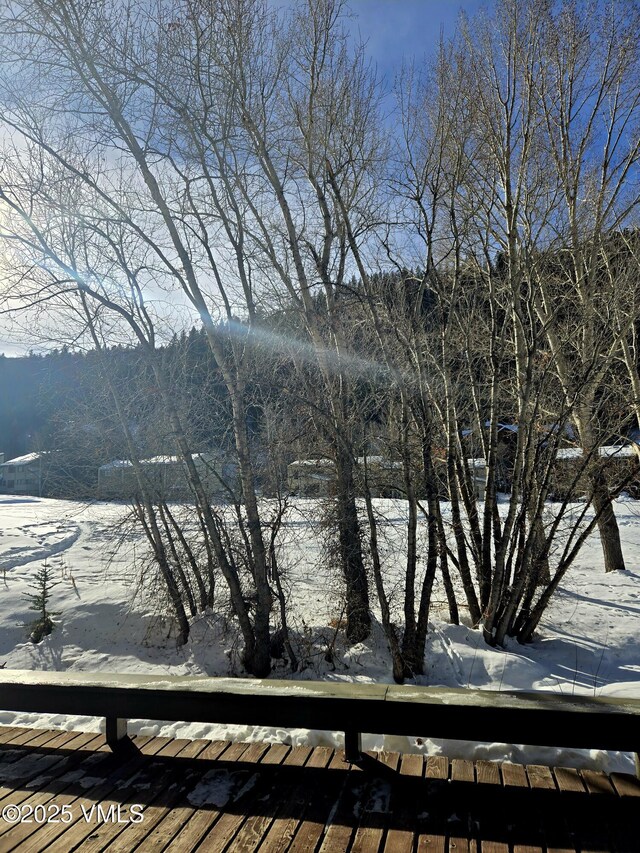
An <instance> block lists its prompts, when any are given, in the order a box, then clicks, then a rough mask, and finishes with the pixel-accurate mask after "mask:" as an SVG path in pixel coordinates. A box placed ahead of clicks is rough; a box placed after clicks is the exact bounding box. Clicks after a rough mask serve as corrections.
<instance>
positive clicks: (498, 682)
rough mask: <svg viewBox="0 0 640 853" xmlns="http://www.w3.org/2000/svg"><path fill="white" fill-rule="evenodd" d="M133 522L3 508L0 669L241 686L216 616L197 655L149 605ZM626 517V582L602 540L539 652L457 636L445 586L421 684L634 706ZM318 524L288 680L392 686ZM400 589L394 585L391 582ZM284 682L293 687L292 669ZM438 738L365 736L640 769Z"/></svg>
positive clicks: (295, 571)
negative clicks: (47, 631)
mask: <svg viewBox="0 0 640 853" xmlns="http://www.w3.org/2000/svg"><path fill="white" fill-rule="evenodd" d="M379 508H380V510H381V511H384V512H385V513H386V518H387V528H388V558H389V560H391V561H393V559H394V555H396V563H397V554H398V553H401V548H399V547H398V546H399V544H401V539H402V530H403V521H404V511H403V503H402V502H401V501H386V502H382V501H380V502H379ZM125 513H126V508H125V507H123V506H121V505H118V504H105V503H101V504H94V505H91V506H86V505H82V504H78V503H73V502H69V501H56V500H49V499H41V498H30V497H24V498H18V497H10V496H6V495H4V496H3V495H0V583H1V584H2V594H1V596H0V665H4V666H6V668H8V669H46V670H72V671H91V672H99V671H108V672H140V673H153V674H158V675H159V674H161V673H171V674H175V675H178V674H192V675H197V674H208V675H229V674H238V673H239V665H238V649H237V637H236V635H235V632H234V631H233V629H232V627H231V626H230V625H229V623H228V621H227V619H226V618H225V616H224V614H223V612H221V611H219V612H216V613H213V614H211V615H210V616H208V617H206V618H202V619H200V620H199V621H198V622H197V623H196V624H195V625H194V628H193V633H192V637H191V640H190V641H189V643H188V644H187V646H186V647H183V648H181V649H177V648H176V646H175V641H174V640H173V639H172V637H171V631H170V622H169V620H167V619H166V617H165V616H164V615H163V614H162V613H161V612H160V611H159V608H158V601H160V600H161V597H159V596H158V595H154V594H151V595H150V594H148V593H147V594H146V595H145V594H144V593H142V592H140V591H139V583H138V582H139V578H140V572H141V570H142V566H143V563H144V560H143V559H142V557H143V555H144V553H145V546H144V543H143V541H142V539H141V538H140V537H139V535H138V534H137V532H135V531H133V530H131V529H130V528H129V527H127V526H126V525H123V524H122V523H121V520H122V516H123V514H125ZM616 513H617V516H618V521H619V524H620V529H621V534H622V540H623V547H624V551H625V556H626V558H627V566H628V571H627V572H625V573H616V574H609V575H606V574H605V573H604V571H603V568H602V556H601V552H600V547H599V542H598V538H597V536H593V537H592V538H591V539H590V540H589V542H588V543H587V544H586V546H585V548H584V549H583V551H582V552H581V554H580V556H579V558H578V561H577V562H576V565H575V566H574V567H573V568H572V569H571V570H570V572H569V574H568V575H567V576H566V578H565V582H564V584H563V585H562V587H561V589H560V591H559V593H558V595H557V597H556V599H555V600H554V602H553V603H552V606H551V608H550V610H549V612H548V614H547V616H546V618H545V619H544V620H543V623H542V625H541V630H540V632H539V635H538V637H537V639H536V641H535V642H534V643H532V644H531V645H529V646H526V647H523V646H520V645H518V643H516V642H515V641H513V642H510V643H509V645H508V646H507V648H506V649H492V648H488V647H487V646H486V645H485V644H484V643H483V641H482V637H481V634H480V632H479V631H476V630H472V629H471V628H468V627H465V626H463V625H461V626H453V625H449V624H447V622H446V607H445V601H444V595H443V593H442V591H441V590H440V589H439V588H438V587H436V589H435V606H434V610H433V614H432V616H433V618H432V630H431V632H430V635H429V639H428V644H427V653H426V662H427V668H426V675H425V676H424V678H422V679H421V682H422V683H427V684H431V685H445V686H462V687H479V688H483V689H487V690H499V689H505V690H506V689H517V690H546V691H552V692H557V693H563V694H565V695H573V694H582V695H592V696H593V695H595V696H626V697H635V698H638V699H640V502H637V501H631V500H625V501H619V502H618V503H617V504H616ZM318 515H319V513H318V507H317V505H316V503H315V502H314V501H304V502H301V505H300V506H299V507H297V508H296V510H295V511H293V512H292V513H291V514H290V516H289V518H288V522H287V525H286V526H285V538H286V549H285V555H286V556H285V559H286V562H287V564H288V568H289V573H290V586H291V599H292V602H293V603H294V608H293V625H294V628H295V629H296V631H297V634H298V636H299V638H300V641H301V647H300V650H301V653H302V657H303V660H304V663H305V667H304V669H303V670H302V671H301V672H299V673H297V674H296V675H295V676H294V677H295V678H298V679H314V678H327V679H333V680H345V681H360V682H369V681H389V680H390V671H391V667H390V664H389V657H388V652H387V649H386V646H385V643H384V640H383V637H382V634H381V631H380V629H379V626H377V625H376V627H375V629H374V632H373V635H372V638H371V639H370V641H368V642H367V643H366V644H361V645H358V646H354V647H352V648H349V647H346V646H345V645H344V640H343V638H342V635H341V633H340V632H337V628H336V626H337V625H339V618H340V605H339V601H338V599H339V586H340V585H339V582H338V579H337V578H335V577H333V576H332V575H331V573H330V572H329V571H328V570H327V569H326V568H323V566H322V560H321V554H322V546H321V543H320V537H319V530H318ZM45 559H46V560H47V562H48V564H49V565H50V566H51V567H52V568H53V571H54V575H55V579H56V581H57V584H56V586H55V587H54V589H53V596H52V607H53V609H54V610H56V611H59V614H60V615H59V617H58V619H57V621H58V622H59V625H58V628H57V629H56V631H55V632H54V633H53V634H52V635H51V636H50V637H48V638H46V639H45V640H43V641H42V642H41V643H39V644H38V645H34V644H33V643H31V642H30V641H29V640H28V633H29V632H28V629H27V628H26V627H25V624H27V623H29V622H30V621H32V619H33V617H34V614H33V613H32V612H31V611H30V610H29V602H28V600H27V598H26V597H25V593H27V592H28V591H29V589H30V587H29V584H30V582H32V580H33V577H34V574H35V572H36V571H37V570H38V568H39V567H40V566H41V565H42V562H43V561H44V560H45ZM400 576H401V573H400V572H399V571H398V575H397V579H398V580H397V582H399V579H400ZM391 581H392V583H393V575H392V576H391ZM221 588H222V584H221ZM221 610H222V608H221ZM305 638H306V639H305ZM323 638H324V640H326V642H331V641H332V640H333V639H334V638H335V639H336V655H335V658H334V661H333V663H327V662H326V661H325V657H324V653H323V652H322V643H320V644H318V640H319V639H321V640H322V639H323ZM305 642H306V643H307V645H306V648H305ZM275 674H276V675H277V676H278V677H289V676H288V675H287V672H286V671H285V670H282V671H277V672H276V673H275ZM0 705H1V699H0ZM0 723H4V724H10V723H12V724H15V725H32V726H37V727H49V726H52V727H62V728H66V729H72V728H73V729H86V730H97V729H98V728H99V727H100V725H101V723H102V721H101V720H99V719H95V718H81V717H56V716H54V715H50V716H46V715H36V714H11V713H8V712H0ZM132 729H133V730H134V731H136V730H137V731H141V732H144V733H148V734H151V733H153V734H161V735H165V736H179V737H210V738H222V737H227V738H232V739H237V740H255V739H264V740H268V741H271V742H277V741H286V742H291V743H294V744H309V745H313V744H325V745H337V744H340V743H341V739H342V734H341V733H340V732H308V731H305V730H293V731H284V730H279V729H266V728H261V727H256V728H251V727H247V726H210V725H209V726H205V725H201V724H197V723H195V724H190V725H184V724H182V725H181V724H179V723H174V722H169V723H163V722H162V721H160V722H148V721H146V722H145V721H139V722H137V723H134V724H132ZM428 734H429V732H428V731H425V732H424V737H421V738H399V737H382V736H375V737H374V736H369V737H367V738H365V742H364V745H365V748H371V749H380V748H386V749H400V750H405V751H419V752H426V753H428V754H437V753H440V752H442V753H446V754H448V755H450V756H452V757H456V756H457V757H475V758H490V759H501V760H505V759H506V760H513V761H527V762H538V763H547V764H561V765H565V766H578V767H579V766H591V767H597V768H600V769H604V770H606V771H608V772H611V771H612V770H621V771H623V772H632V770H633V763H632V759H631V756H630V755H626V754H618V753H604V752H602V751H600V750H592V751H591V752H588V751H581V750H558V749H546V748H540V747H536V748H534V747H528V746H526V747H525V746H513V747H512V746H507V745H504V744H472V743H467V742H464V741H459V742H458V741H455V742H454V741H448V742H445V741H439V740H431V739H429V738H428Z"/></svg>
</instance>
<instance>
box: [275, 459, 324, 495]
mask: <svg viewBox="0 0 640 853" xmlns="http://www.w3.org/2000/svg"><path fill="white" fill-rule="evenodd" d="M335 476H336V473H335V464H334V461H333V459H296V460H295V461H294V462H290V463H289V464H288V465H287V485H288V487H289V492H290V493H291V494H293V495H300V497H305V498H326V497H329V495H330V494H332V492H333V484H334V482H335Z"/></svg>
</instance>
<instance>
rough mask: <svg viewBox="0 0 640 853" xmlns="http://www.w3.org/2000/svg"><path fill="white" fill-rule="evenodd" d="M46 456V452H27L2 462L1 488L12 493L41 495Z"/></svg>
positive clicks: (0, 464) (0, 466) (0, 467)
mask: <svg viewBox="0 0 640 853" xmlns="http://www.w3.org/2000/svg"><path fill="white" fill-rule="evenodd" d="M45 456H46V454H44V453H27V454H26V455H24V456H16V457H15V459H9V460H8V461H7V462H4V461H3V462H2V463H0V489H2V491H3V492H4V493H5V494H10V495H11V494H13V495H41V494H42V487H43V482H44V476H43V475H44V471H45V470H46V464H45ZM3 459H4V455H3Z"/></svg>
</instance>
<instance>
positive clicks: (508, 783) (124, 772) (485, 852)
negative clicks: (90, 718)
mask: <svg viewBox="0 0 640 853" xmlns="http://www.w3.org/2000/svg"><path fill="white" fill-rule="evenodd" d="M134 742H135V743H136V745H137V746H138V748H139V752H138V753H134V754H128V755H126V756H118V755H114V754H112V753H111V752H110V751H109V750H108V749H107V748H106V747H105V742H104V737H103V736H102V735H99V734H96V733H93V734H90V733H87V734H82V733H78V732H61V731H43V730H35V729H34V730H25V729H19V728H15V727H14V728H11V727H0V785H1V786H2V787H0V811H1V808H2V807H3V806H6V805H8V804H10V803H11V804H16V805H18V806H20V807H21V808H22V809H23V810H25V809H27V808H29V809H31V810H33V809H35V807H36V806H39V807H40V808H41V809H42V808H45V809H50V808H52V807H54V806H55V807H57V808H62V807H63V806H64V807H66V808H68V809H69V810H70V814H71V816H72V819H71V820H70V822H69V823H45V824H41V823H39V822H32V823H19V824H15V825H11V824H9V823H7V822H6V821H2V820H0V853H39V851H45V850H46V851H51V853H68V851H74V853H76V851H77V853H97V851H103V850H104V851H109V853H133V851H138V853H155V851H157V853H162V851H169V853H190V851H195V850H198V851H206V853H252V851H254V850H259V851H262V853H284V851H296V853H300V851H323V853H343V851H347V850H349V851H351V853H379V851H380V852H381V851H384V853H412V851H414V850H420V851H427V850H429V851H442V853H446V851H455V853H463V851H474V853H507V851H512V853H540V851H547V853H550V851H576V850H582V851H585V853H598V851H603V853H604V851H609V850H616V851H625V850H628V851H634V853H635V851H637V850H638V849H639V848H638V841H637V827H636V823H637V807H638V797H640V782H639V781H638V780H637V779H635V778H634V777H632V776H625V775H622V774H612V775H611V776H607V775H606V774H604V773H600V772H598V771H593V770H583V771H577V770H571V769H567V768H551V769H550V768H547V767H541V766H529V767H523V766H521V765H514V764H503V765H499V764H495V763H492V762H488V761H477V762H475V763H474V762H470V761H462V760H458V759H454V760H452V761H449V760H448V759H447V758H446V757H444V756H434V757H430V758H429V759H425V758H424V757H423V756H420V755H398V754H397V753H380V754H373V753H370V754H368V755H367V756H366V758H365V760H364V761H363V763H362V764H361V766H355V765H350V764H348V763H347V762H345V760H344V755H343V753H342V752H334V751H333V750H330V749H327V748H323V747H319V748H315V749H311V748H291V747H288V746H285V745H282V744H276V745H268V744H262V743H252V744H246V743H232V744H228V743H226V742H222V741H213V742H212V741H204V740H196V741H190V740H175V739H174V740H172V739H167V738H155V737H139V738H135V739H134ZM134 803H139V804H140V805H141V806H142V808H143V817H144V819H143V821H142V822H139V823H134V822H129V817H131V812H130V807H131V805H132V804H134ZM98 804H100V805H101V807H102V809H103V815H105V814H111V819H107V820H99V819H98V815H96V814H95V810H96V808H97V805H98ZM82 806H84V808H85V811H86V812H87V814H90V813H91V809H92V808H93V809H94V816H93V818H92V819H90V820H87V819H85V817H84V814H83V812H82ZM118 807H119V808H120V816H121V820H122V819H123V818H124V822H118V821H117V819H114V818H115V816H116V815H117V814H118ZM110 808H112V812H109V809H110ZM32 814H34V812H33V811H32Z"/></svg>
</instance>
